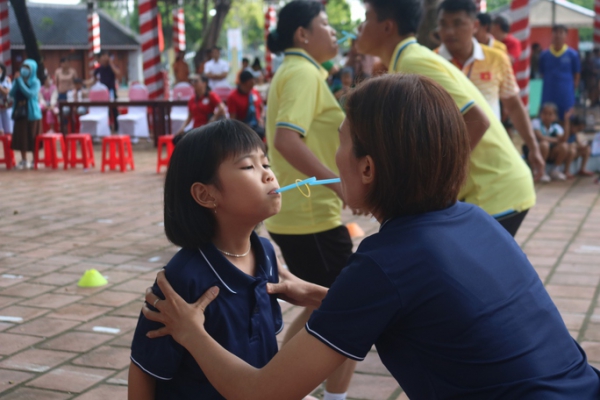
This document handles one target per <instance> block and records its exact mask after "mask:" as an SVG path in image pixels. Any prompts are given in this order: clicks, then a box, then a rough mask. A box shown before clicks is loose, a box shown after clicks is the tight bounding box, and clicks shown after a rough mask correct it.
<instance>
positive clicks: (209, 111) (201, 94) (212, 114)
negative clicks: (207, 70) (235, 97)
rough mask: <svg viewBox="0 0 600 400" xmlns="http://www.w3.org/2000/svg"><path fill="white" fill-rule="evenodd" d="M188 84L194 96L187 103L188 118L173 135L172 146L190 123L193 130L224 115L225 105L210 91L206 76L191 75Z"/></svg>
mask: <svg viewBox="0 0 600 400" xmlns="http://www.w3.org/2000/svg"><path fill="white" fill-rule="evenodd" d="M190 83H191V84H192V85H193V86H194V92H195V95H194V96H192V98H190V100H189V101H188V117H187V119H186V121H185V122H184V123H183V125H182V126H181V129H179V131H178V132H177V133H176V134H175V137H174V138H173V143H174V144H176V143H177V142H178V141H179V140H180V139H181V138H182V137H183V134H184V131H185V128H186V127H187V126H188V125H189V124H190V122H192V121H193V122H194V125H193V128H199V127H201V126H203V125H206V124H208V123H209V122H212V121H215V120H217V119H219V118H221V117H223V116H224V115H225V105H224V104H223V102H222V101H221V98H220V97H219V96H218V95H217V94H216V93H214V92H213V91H212V90H211V88H210V86H209V85H208V78H207V77H206V76H204V75H202V76H198V75H192V76H191V77H190Z"/></svg>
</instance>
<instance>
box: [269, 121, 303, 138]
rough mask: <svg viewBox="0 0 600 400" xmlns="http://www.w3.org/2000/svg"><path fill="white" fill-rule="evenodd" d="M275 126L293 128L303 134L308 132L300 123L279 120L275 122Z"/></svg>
mask: <svg viewBox="0 0 600 400" xmlns="http://www.w3.org/2000/svg"><path fill="white" fill-rule="evenodd" d="M275 128H285V129H291V130H293V131H296V132H298V133H299V134H301V135H302V136H304V135H305V134H306V130H305V129H304V128H302V127H300V126H298V125H294V124H292V123H289V122H278V123H276V124H275Z"/></svg>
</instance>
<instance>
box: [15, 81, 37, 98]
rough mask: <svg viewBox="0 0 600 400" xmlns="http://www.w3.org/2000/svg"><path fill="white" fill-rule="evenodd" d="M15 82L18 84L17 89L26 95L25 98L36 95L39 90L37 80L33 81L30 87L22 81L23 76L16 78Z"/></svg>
mask: <svg viewBox="0 0 600 400" xmlns="http://www.w3.org/2000/svg"><path fill="white" fill-rule="evenodd" d="M15 83H16V84H17V85H19V90H20V91H21V93H23V95H25V97H27V99H31V98H33V97H35V96H37V95H38V94H39V92H40V84H39V83H37V82H34V83H33V84H32V85H31V87H29V86H27V85H26V84H25V82H23V78H21V77H19V79H16V81H15Z"/></svg>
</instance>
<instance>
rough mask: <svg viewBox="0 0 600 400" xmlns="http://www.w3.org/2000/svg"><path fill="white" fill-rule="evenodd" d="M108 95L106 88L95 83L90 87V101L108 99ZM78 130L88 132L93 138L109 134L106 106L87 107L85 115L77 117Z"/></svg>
mask: <svg viewBox="0 0 600 400" xmlns="http://www.w3.org/2000/svg"><path fill="white" fill-rule="evenodd" d="M109 99H110V95H109V92H108V88H107V87H106V86H105V85H103V84H101V83H96V84H95V85H94V86H92V87H91V89H90V101H91V102H94V101H108V100H109ZM79 122H80V130H81V131H83V132H89V133H90V135H92V137H94V138H99V137H104V136H109V135H110V133H111V132H110V125H109V115H108V107H93V106H91V107H89V112H88V113H87V114H86V115H82V116H80V117H79Z"/></svg>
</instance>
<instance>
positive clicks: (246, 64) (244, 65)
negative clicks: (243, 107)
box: [235, 57, 254, 85]
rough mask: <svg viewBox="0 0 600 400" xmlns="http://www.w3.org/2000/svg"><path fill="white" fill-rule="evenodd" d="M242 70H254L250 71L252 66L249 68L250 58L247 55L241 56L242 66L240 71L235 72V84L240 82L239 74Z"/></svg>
mask: <svg viewBox="0 0 600 400" xmlns="http://www.w3.org/2000/svg"><path fill="white" fill-rule="evenodd" d="M244 71H249V72H250V73H252V74H253V73H254V71H252V68H250V60H249V59H248V58H247V57H244V58H242V68H240V71H239V72H238V74H237V78H236V79H235V84H236V85H239V84H240V75H241V74H242V72H244Z"/></svg>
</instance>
